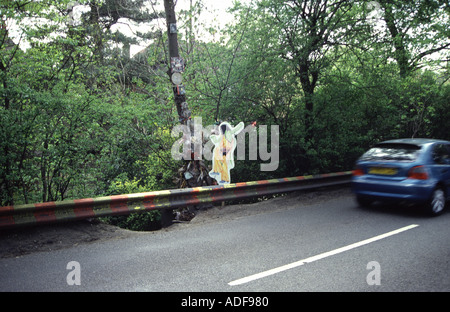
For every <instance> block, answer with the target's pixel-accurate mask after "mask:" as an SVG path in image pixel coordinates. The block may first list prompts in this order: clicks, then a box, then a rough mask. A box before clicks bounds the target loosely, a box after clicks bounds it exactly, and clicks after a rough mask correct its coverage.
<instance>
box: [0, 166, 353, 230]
mask: <svg viewBox="0 0 450 312" xmlns="http://www.w3.org/2000/svg"><path fill="white" fill-rule="evenodd" d="M350 181H351V171H345V172H336V173H328V174H319V175H309V176H298V177H291V178H281V179H271V180H261V181H253V182H242V183H233V184H228V185H214V186H204V187H196V188H185V189H173V190H165V191H155V192H146V193H136V194H128V195H116V196H106V197H98V198H86V199H75V200H66V201H59V202H45V203H37V204H26V205H15V206H7V207H0V229H1V228H12V227H18V226H21V225H29V224H47V223H55V222H61V221H68V220H80V219H87V218H95V217H104V216H111V215H123V214H130V213H134V212H141V211H148V210H159V209H176V208H179V207H183V206H191V205H199V204H204V203H215V202H224V201H230V200H238V199H246V198H254V197H261V196H266V195H272V194H279V193H288V192H292V191H299V190H307V189H314V188H319V187H325V186H337V185H343V184H348V183H350Z"/></svg>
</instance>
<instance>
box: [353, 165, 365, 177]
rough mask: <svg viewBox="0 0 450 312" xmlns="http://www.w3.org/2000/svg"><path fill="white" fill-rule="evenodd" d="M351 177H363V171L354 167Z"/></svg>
mask: <svg viewBox="0 0 450 312" xmlns="http://www.w3.org/2000/svg"><path fill="white" fill-rule="evenodd" d="M352 174H353V176H355V177H357V176H362V175H364V171H363V170H362V168H360V167H356V168H355V169H354V170H353V171H352Z"/></svg>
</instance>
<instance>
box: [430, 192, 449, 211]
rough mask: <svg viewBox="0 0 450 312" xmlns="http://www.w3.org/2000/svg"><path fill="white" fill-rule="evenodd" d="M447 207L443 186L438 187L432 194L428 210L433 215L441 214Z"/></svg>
mask: <svg viewBox="0 0 450 312" xmlns="http://www.w3.org/2000/svg"><path fill="white" fill-rule="evenodd" d="M444 208H445V193H444V190H443V189H441V188H439V187H438V188H436V189H435V190H434V191H433V193H432V194H431V199H430V202H429V203H428V211H429V212H430V213H431V215H432V216H437V215H440V214H441V213H442V212H443V211H444Z"/></svg>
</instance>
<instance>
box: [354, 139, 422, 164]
mask: <svg viewBox="0 0 450 312" xmlns="http://www.w3.org/2000/svg"><path fill="white" fill-rule="evenodd" d="M419 154H420V146H418V145H414V144H397V143H396V144H392V143H382V144H378V145H376V146H374V147H372V148H371V149H370V150H368V151H367V152H366V153H364V155H363V156H362V157H361V159H362V160H366V161H370V160H391V161H415V160H416V159H417V157H418V156H419Z"/></svg>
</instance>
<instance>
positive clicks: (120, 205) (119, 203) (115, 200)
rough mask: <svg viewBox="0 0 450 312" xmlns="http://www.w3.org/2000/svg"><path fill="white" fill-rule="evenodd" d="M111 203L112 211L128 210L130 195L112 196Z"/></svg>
mask: <svg viewBox="0 0 450 312" xmlns="http://www.w3.org/2000/svg"><path fill="white" fill-rule="evenodd" d="M110 198H111V203H110V204H109V207H110V208H111V210H112V212H115V213H122V212H126V211H128V205H127V203H128V196H127V195H116V196H111V197H110Z"/></svg>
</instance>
